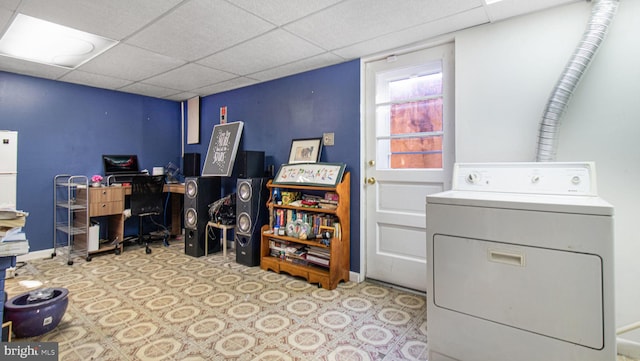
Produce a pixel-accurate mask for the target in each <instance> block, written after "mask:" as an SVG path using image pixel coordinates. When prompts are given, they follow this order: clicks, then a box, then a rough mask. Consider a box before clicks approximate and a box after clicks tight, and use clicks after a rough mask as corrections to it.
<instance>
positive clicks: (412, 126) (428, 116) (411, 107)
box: [391, 98, 442, 134]
mask: <svg viewBox="0 0 640 361" xmlns="http://www.w3.org/2000/svg"><path fill="white" fill-rule="evenodd" d="M436 131H442V98H437V99H429V100H421V101H417V102H410V103H403V104H394V105H392V106H391V134H410V133H421V132H436Z"/></svg>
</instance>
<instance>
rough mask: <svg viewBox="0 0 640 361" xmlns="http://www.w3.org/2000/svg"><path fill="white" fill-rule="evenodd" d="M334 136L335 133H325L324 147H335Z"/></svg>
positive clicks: (323, 136) (323, 137) (323, 138)
mask: <svg viewBox="0 0 640 361" xmlns="http://www.w3.org/2000/svg"><path fill="white" fill-rule="evenodd" d="M333 137H334V134H333V133H324V134H323V135H322V145H323V146H327V145H333V144H334V143H333V142H334V139H333Z"/></svg>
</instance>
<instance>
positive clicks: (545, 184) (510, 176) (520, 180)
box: [452, 162, 597, 196]
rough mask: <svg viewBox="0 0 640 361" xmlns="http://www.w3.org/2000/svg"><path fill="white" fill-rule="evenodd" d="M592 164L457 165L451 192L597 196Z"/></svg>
mask: <svg viewBox="0 0 640 361" xmlns="http://www.w3.org/2000/svg"><path fill="white" fill-rule="evenodd" d="M595 179H596V178H595V165H594V163H592V162H575V163H574V162H571V163H568V162H523V163H456V164H455V166H454V170H453V185H452V186H453V187H452V189H453V190H465V191H484V192H504V193H529V194H558V195H581V196H585V195H586V196H596V195H597V190H596V181H595Z"/></svg>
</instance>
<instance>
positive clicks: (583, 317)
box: [426, 163, 616, 361]
mask: <svg viewBox="0 0 640 361" xmlns="http://www.w3.org/2000/svg"><path fill="white" fill-rule="evenodd" d="M426 207H427V209H426V214H427V282H428V284H427V344H428V347H429V361H452V360H460V361H502V360H505V361H506V360H509V361H512V360H519V361H572V360H575V361H596V360H597V361H615V359H616V344H615V316H614V287H613V284H614V283H613V282H614V278H613V269H614V267H613V206H612V205H611V204H609V203H607V202H606V201H604V200H603V199H601V198H599V197H598V196H597V192H596V177H595V167H594V164H593V163H486V164H477V163H476V164H456V165H455V170H454V174H453V187H452V190H451V191H447V192H442V193H437V194H433V195H429V196H427V206H426Z"/></svg>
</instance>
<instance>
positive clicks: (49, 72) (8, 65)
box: [0, 55, 69, 79]
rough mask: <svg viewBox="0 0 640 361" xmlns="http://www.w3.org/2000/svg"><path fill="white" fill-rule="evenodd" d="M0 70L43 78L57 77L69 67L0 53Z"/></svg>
mask: <svg viewBox="0 0 640 361" xmlns="http://www.w3.org/2000/svg"><path fill="white" fill-rule="evenodd" d="M0 70H2V71H8V72H11V73H16V74H24V75H31V76H35V77H39V78H45V79H58V78H59V77H61V76H63V75H64V74H66V73H67V72H68V71H69V69H67V68H62V67H59V66H51V65H45V64H40V63H34V62H32V61H25V60H21V59H15V58H11V57H8V56H3V55H0Z"/></svg>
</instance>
